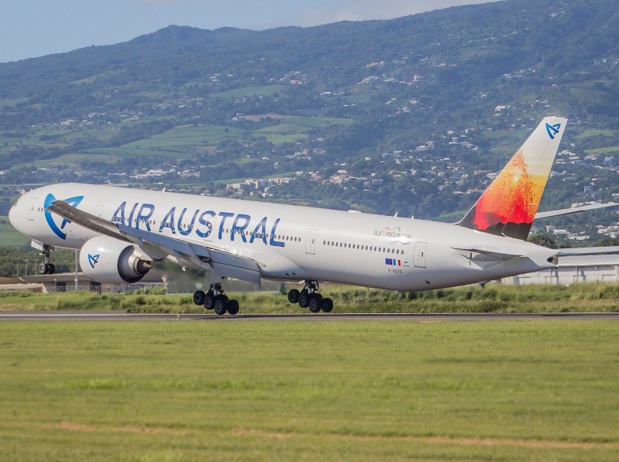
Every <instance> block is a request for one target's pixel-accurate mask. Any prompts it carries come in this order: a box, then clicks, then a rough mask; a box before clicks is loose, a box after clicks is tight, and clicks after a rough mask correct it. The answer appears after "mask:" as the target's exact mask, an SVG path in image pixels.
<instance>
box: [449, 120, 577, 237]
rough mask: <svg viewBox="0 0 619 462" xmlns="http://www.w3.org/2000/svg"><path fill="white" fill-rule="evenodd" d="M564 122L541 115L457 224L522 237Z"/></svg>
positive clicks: (502, 234)
mask: <svg viewBox="0 0 619 462" xmlns="http://www.w3.org/2000/svg"><path fill="white" fill-rule="evenodd" d="M566 124H567V119H564V118H561V117H546V118H544V120H542V122H541V123H540V124H539V125H538V126H537V128H536V129H535V131H534V132H533V133H532V134H531V136H530V137H529V138H528V139H527V141H525V143H524V144H523V145H522V147H521V148H520V149H519V150H518V152H516V154H515V155H514V157H512V159H511V160H510V161H509V163H508V164H507V165H506V166H505V168H504V169H503V170H502V171H501V173H499V175H498V176H497V177H496V178H495V180H494V181H493V182H492V184H491V185H490V186H489V187H488V189H486V191H485V192H484V193H483V194H482V196H481V197H480V198H479V200H478V201H477V203H476V204H475V205H474V206H473V208H471V210H469V212H468V213H467V214H466V216H465V217H464V218H463V219H462V221H460V222H459V223H458V225H460V226H464V227H467V228H471V229H478V230H480V231H484V232H486V233H491V234H496V235H499V236H507V237H513V238H516V239H522V240H526V239H527V237H528V235H529V231H530V229H531V225H532V224H533V219H534V218H535V213H536V212H537V208H538V207H539V204H540V201H541V199H542V194H543V192H544V187H545V186H546V182H547V181H548V176H549V175H550V169H551V167H552V164H553V162H554V159H555V156H556V154H557V151H558V148H559V143H560V142H561V138H562V136H563V131H564V130H565V126H566Z"/></svg>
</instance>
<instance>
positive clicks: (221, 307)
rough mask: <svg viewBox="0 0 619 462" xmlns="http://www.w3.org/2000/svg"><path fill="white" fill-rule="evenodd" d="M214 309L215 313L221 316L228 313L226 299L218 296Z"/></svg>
mask: <svg viewBox="0 0 619 462" xmlns="http://www.w3.org/2000/svg"><path fill="white" fill-rule="evenodd" d="M213 310H214V311H215V314H217V315H219V316H221V315H223V314H226V300H224V299H223V298H220V297H217V300H215V305H214V306H213Z"/></svg>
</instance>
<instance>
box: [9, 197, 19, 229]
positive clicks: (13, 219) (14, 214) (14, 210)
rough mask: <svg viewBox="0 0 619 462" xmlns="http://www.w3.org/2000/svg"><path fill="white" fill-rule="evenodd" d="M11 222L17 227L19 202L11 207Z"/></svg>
mask: <svg viewBox="0 0 619 462" xmlns="http://www.w3.org/2000/svg"><path fill="white" fill-rule="evenodd" d="M9 222H10V223H11V225H13V228H14V227H15V223H16V222H17V203H16V204H14V205H13V207H11V209H10V210H9Z"/></svg>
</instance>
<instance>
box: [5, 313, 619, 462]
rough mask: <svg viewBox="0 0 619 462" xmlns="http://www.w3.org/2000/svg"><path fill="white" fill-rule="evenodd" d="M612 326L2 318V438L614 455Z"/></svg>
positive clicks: (273, 449)
mask: <svg viewBox="0 0 619 462" xmlns="http://www.w3.org/2000/svg"><path fill="white" fill-rule="evenodd" d="M618 334H619V324H617V323H614V322H610V323H604V322H596V321H588V322H587V321H582V322H562V321H542V322H528V321H512V322H476V323H453V322H445V323H416V322H372V323H366V322H348V323H347V322H330V323H321V322H309V323H308V322H294V321H291V322H279V323H269V322H253V323H238V322H237V323H226V322H183V321H180V322H179V321H172V322H131V323H103V322H101V323H37V322H31V323H18V322H14V323H8V322H4V323H0V344H1V345H0V347H1V349H2V354H1V355H0V370H1V371H2V386H1V387H0V403H2V404H1V406H2V412H0V453H1V454H2V460H3V461H13V460H15V461H19V460H27V461H49V460H121V461H122V460H139V461H185V460H243V461H245V460H286V461H288V460H312V461H313V460H354V461H365V460H436V461H440V460H445V461H460V460H484V461H522V460H538V461H580V460H601V461H604V460H608V461H610V460H616V455H617V454H618V453H619V430H618V429H619V394H618V393H617V389H618V387H619V368H617V361H618V360H619V345H618V344H617V341H616V339H617V335H618Z"/></svg>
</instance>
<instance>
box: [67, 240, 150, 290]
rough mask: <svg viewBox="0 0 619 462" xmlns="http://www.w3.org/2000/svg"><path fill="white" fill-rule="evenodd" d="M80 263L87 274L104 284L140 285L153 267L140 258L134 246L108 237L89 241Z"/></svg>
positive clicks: (85, 245) (84, 246) (147, 261)
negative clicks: (138, 283) (137, 283)
mask: <svg viewBox="0 0 619 462" xmlns="http://www.w3.org/2000/svg"><path fill="white" fill-rule="evenodd" d="M79 260H80V267H81V268H82V271H83V272H84V274H86V275H87V276H89V277H90V278H92V279H94V280H95V281H97V282H101V283H104V284H122V283H129V284H133V283H135V282H139V281H140V280H141V279H142V278H143V277H144V275H146V273H148V272H149V271H150V269H151V268H152V266H153V265H152V262H151V261H149V260H143V259H141V258H140V256H139V254H138V252H137V250H136V248H135V246H134V245H133V244H129V243H127V242H123V241H119V240H118V239H114V238H112V237H108V236H97V237H93V238H92V239H89V240H88V241H86V243H85V244H84V245H83V247H82V249H81V250H80V257H79Z"/></svg>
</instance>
